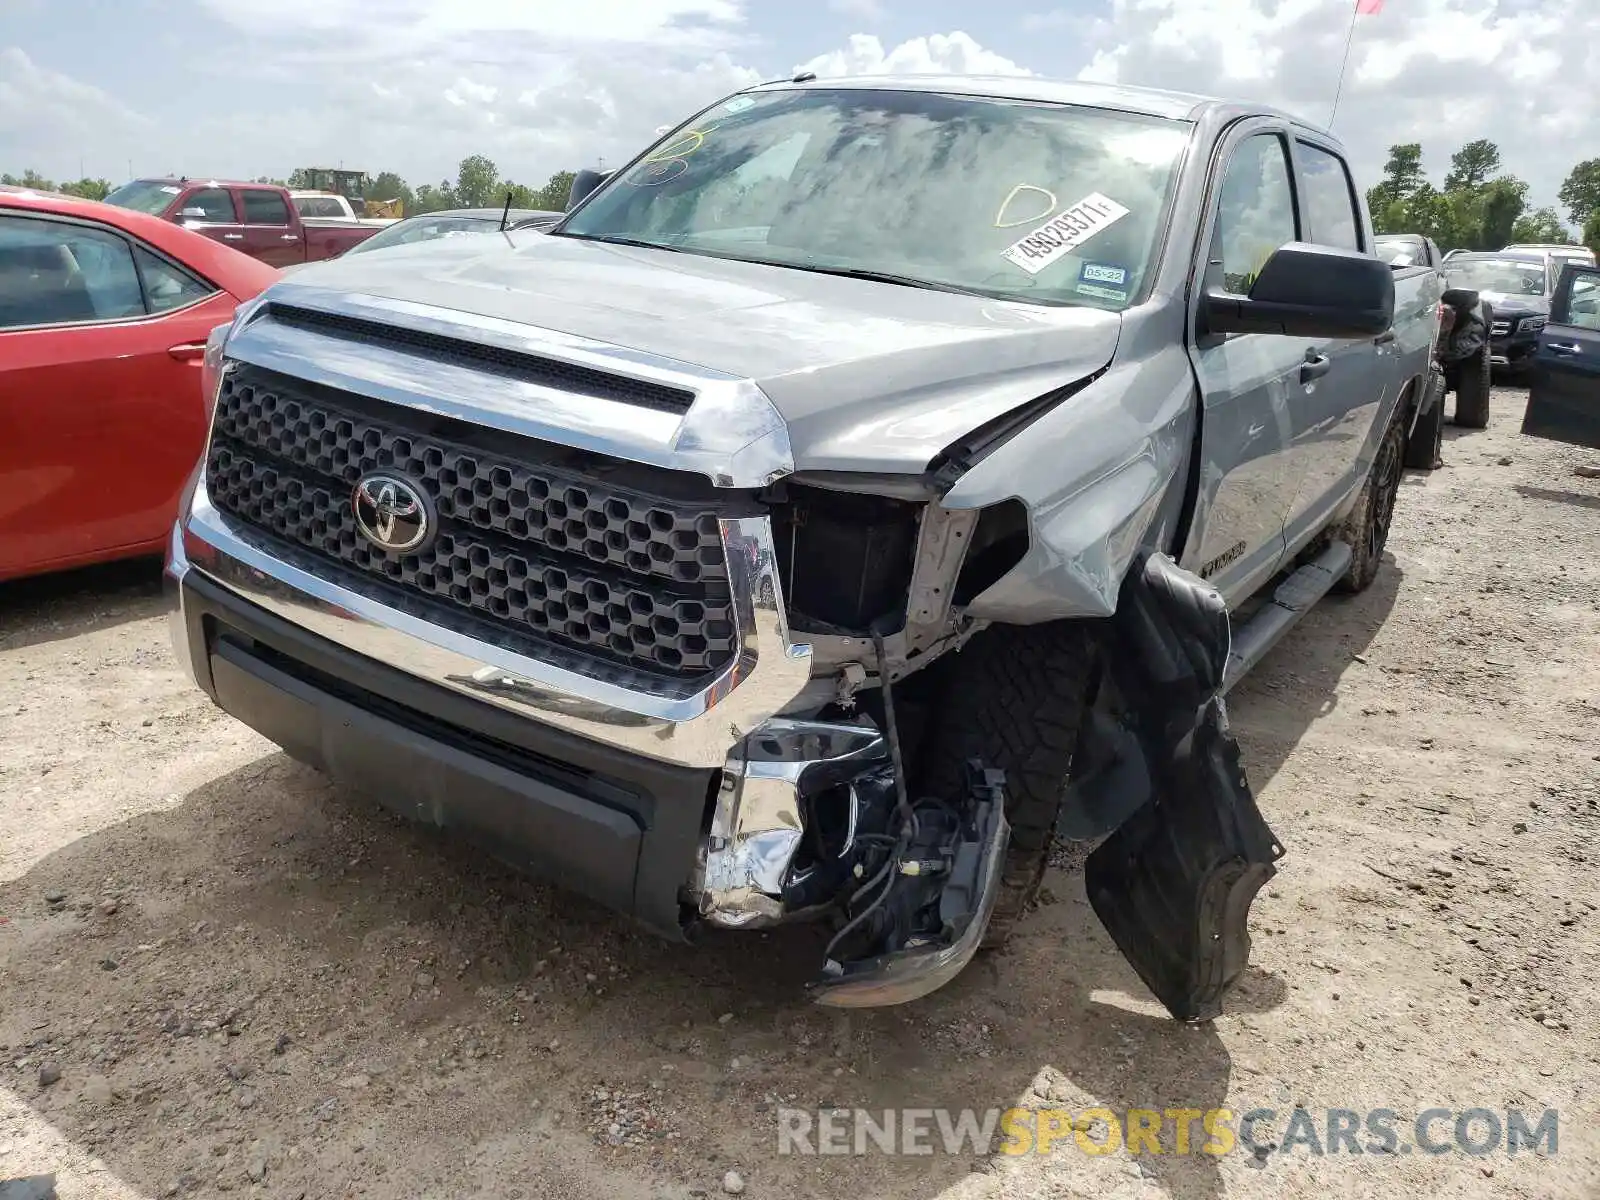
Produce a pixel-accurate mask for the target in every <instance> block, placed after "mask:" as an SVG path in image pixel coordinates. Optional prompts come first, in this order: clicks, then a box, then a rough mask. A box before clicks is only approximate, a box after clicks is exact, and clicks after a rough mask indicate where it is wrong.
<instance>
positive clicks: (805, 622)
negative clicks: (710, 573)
mask: <svg viewBox="0 0 1600 1200" xmlns="http://www.w3.org/2000/svg"><path fill="white" fill-rule="evenodd" d="M786 497H787V498H786V499H785V501H784V502H783V503H781V504H777V505H775V506H774V507H773V513H772V520H773V541H774V544H775V547H776V549H777V554H778V573H779V576H780V578H781V579H782V580H783V591H784V595H785V597H786V598H787V599H788V607H789V616H790V620H791V621H792V622H793V623H794V625H795V628H796V629H797V630H802V631H804V630H810V631H812V632H827V631H828V630H829V629H830V628H832V629H846V630H865V629H867V628H868V627H869V626H871V625H873V624H874V623H875V622H883V623H885V624H886V625H887V627H889V628H899V627H900V626H901V625H903V624H904V621H905V610H906V596H907V594H908V592H909V589H910V584H911V566H912V559H913V556H914V554H915V553H916V545H917V521H918V518H919V517H920V515H921V512H922V507H923V506H922V505H921V504H919V503H915V502H912V501H907V500H892V499H889V498H888V497H886V496H863V495H857V494H853V493H848V492H834V491H826V490H824V489H822V488H813V487H806V486H804V485H801V484H790V485H789V486H788V488H787V489H786Z"/></svg>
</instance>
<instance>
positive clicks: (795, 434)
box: [294, 232, 1121, 472]
mask: <svg viewBox="0 0 1600 1200" xmlns="http://www.w3.org/2000/svg"><path fill="white" fill-rule="evenodd" d="M294 282H295V284H296V285H297V286H298V287H316V288H319V289H327V290H329V291H332V292H340V293H355V294H360V295H366V296H374V297H381V298H385V299H390V300H401V301H409V302H413V303H419V304H427V305H431V306H434V307H437V308H444V309H450V310H454V311H457V312H463V313H474V314H479V315H482V316H487V317H494V318H498V319H501V320H509V321H516V322H520V323H523V324H527V325H532V326H537V327H540V328H543V329H551V330H556V331H559V332H562V333H568V334H573V335H576V336H579V337H584V338H590V339H594V340H597V341H602V342H608V343H611V344H614V345H619V346H624V347H627V348H629V349H633V350H640V351H645V352H648V353H651V354H655V355H661V356H664V357H668V358H673V359H677V360H679V361H682V362H687V363H693V364H695V365H697V366H699V367H703V368H710V369H712V370H716V371H721V372H724V373H727V374H729V375H733V376H737V377H740V378H743V379H749V380H752V381H753V382H755V383H756V384H758V385H759V386H760V387H761V389H762V390H763V391H764V392H765V393H766V394H767V396H768V397H769V398H770V399H771V400H772V403H773V405H774V406H775V407H776V408H777V410H778V412H779V413H780V414H781V415H782V417H783V418H784V420H785V422H786V423H787V425H788V427H789V439H790V446H791V450H792V452H793V455H794V460H795V466H796V468H797V469H799V470H839V471H891V472H900V471H913V472H914V471H920V470H921V469H922V468H923V467H924V466H926V464H927V463H928V461H929V460H930V459H931V458H933V457H934V455H936V454H937V453H938V452H939V451H940V450H942V449H944V448H945V447H946V446H948V445H949V444H950V443H951V442H953V441H955V440H956V439H957V438H959V437H960V436H961V435H963V434H965V433H967V432H969V431H970V430H972V429H974V428H976V427H977V426H979V425H981V424H983V423H984V422H986V421H988V420H990V419H992V418H994V417H997V416H999V415H1001V414H1003V413H1005V412H1007V411H1009V410H1010V409H1012V408H1015V407H1017V406H1018V405H1020V404H1023V403H1025V402H1026V401H1028V400H1031V399H1033V398H1035V397H1037V396H1039V395H1042V394H1043V393H1045V392H1048V391H1051V390H1053V389H1056V388H1060V387H1062V386H1064V385H1067V384H1071V383H1074V382H1077V381H1078V380H1080V379H1083V378H1084V377H1085V376H1088V375H1091V374H1093V373H1094V372H1096V371H1098V370H1100V369H1101V368H1102V367H1104V366H1105V365H1106V364H1107V363H1109V362H1110V360H1111V357H1112V354H1113V353H1114V351H1115V350H1116V345H1117V338H1118V334H1119V332H1120V329H1121V318H1120V317H1119V316H1118V315H1117V314H1115V313H1108V312H1104V311H1101V310H1098V309H1092V308H1071V307H1045V306H1041V305H1027V304H1018V303H1012V302H1006V301H999V300H989V299H985V298H982V297H973V296H963V295H957V294H951V293H947V292H935V291H926V290H922V289H918V288H910V287H904V286H900V285H896V284H885V283H875V282H869V281H864V280H858V279H848V278H841V277H839V276H833V275H821V274H817V273H815V272H809V271H803V270H796V269H792V268H785V267H774V266H770V265H767V264H762V263H749V262H740V261H735V260H730V259H720V258H711V257H707V256H704V255H698V254H690V253H684V252H675V251H667V250H653V249H644V248H635V247H628V246H618V245H613V244H608V243H602V242H593V241H584V240H580V239H577V238H565V237H559V236H555V237H552V236H548V235H546V234H541V233H533V232H527V233H524V232H511V233H506V234H500V235H494V236H484V237H481V238H471V239H465V238H461V239H454V240H440V241H436V242H428V243H422V244H419V245H416V246H409V247H396V248H394V249H392V250H384V251H381V252H378V253H374V254H360V255H352V256H350V257H348V258H341V259H335V260H332V261H330V262H326V263H319V264H316V265H314V266H308V267H307V268H306V269H305V270H303V271H297V272H295V274H294Z"/></svg>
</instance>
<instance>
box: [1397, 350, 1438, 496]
mask: <svg viewBox="0 0 1600 1200" xmlns="http://www.w3.org/2000/svg"><path fill="white" fill-rule="evenodd" d="M1428 387H1429V389H1430V392H1431V394H1432V396H1433V407H1432V408H1430V409H1429V410H1428V411H1427V412H1425V413H1423V414H1422V415H1421V416H1420V417H1418V418H1417V423H1416V425H1415V426H1414V427H1413V428H1412V430H1411V436H1410V437H1408V438H1407V439H1406V460H1405V463H1406V466H1407V467H1408V468H1410V469H1411V470H1413V471H1432V470H1434V469H1435V468H1436V467H1438V466H1439V465H1440V459H1439V449H1440V447H1441V446H1442V445H1443V443H1444V387H1445V385H1444V372H1443V371H1440V370H1439V369H1438V368H1437V367H1435V368H1434V369H1433V370H1432V371H1430V372H1429V373H1428ZM1424 399H1426V397H1424Z"/></svg>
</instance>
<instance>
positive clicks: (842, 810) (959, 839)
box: [696, 720, 1010, 1008]
mask: <svg viewBox="0 0 1600 1200" xmlns="http://www.w3.org/2000/svg"><path fill="white" fill-rule="evenodd" d="M968 773H969V778H968V786H967V789H966V793H965V794H964V795H962V796H958V797H938V798H931V797H930V798H924V799H921V800H919V801H917V802H915V803H908V802H907V801H906V798H905V794H904V790H903V788H901V787H900V785H899V781H898V780H897V778H896V772H895V766H894V762H893V754H892V751H891V748H890V746H889V744H888V741H887V740H886V739H885V738H884V737H883V736H882V735H880V734H879V733H878V731H877V730H876V729H875V728H873V727H872V726H871V725H867V724H860V725H846V724H830V723H825V722H817V721H786V720H773V721H770V722H768V723H767V725H766V726H764V727H763V728H762V729H761V730H760V731H759V732H757V733H756V734H754V735H752V736H751V737H749V738H747V739H746V740H745V743H744V745H743V747H742V748H741V756H740V757H739V758H737V759H734V760H731V761H730V763H729V769H728V770H727V771H726V772H725V773H724V775H723V782H722V787H721V789H720V793H719V796H718V799H717V804H716V808H715V811H714V814H713V816H712V824H711V832H710V835H709V837H708V838H707V841H706V843H705V846H704V847H703V852H702V864H701V869H700V886H699V887H698V888H697V889H696V890H697V892H698V894H699V898H700V899H699V907H700V913H701V915H702V916H703V917H704V918H705V919H706V920H707V921H708V922H710V923H711V924H713V925H718V926H722V927H725V928H735V929H739V928H751V927H759V926H763V925H774V924H778V923H780V922H783V921H787V920H795V919H801V918H804V917H806V916H809V915H823V914H828V913H832V912H839V913H840V915H841V917H842V919H843V922H844V923H843V925H842V927H841V928H840V930H839V932H838V933H837V934H836V935H835V937H834V938H833V940H832V942H831V943H830V944H829V947H828V954H827V962H826V964H825V967H824V973H823V977H822V979H821V980H819V981H818V982H817V984H816V985H815V986H814V988H813V995H814V998H815V999H816V1000H817V1002H818V1003H820V1004H824V1005H829V1006H833V1007H841V1008H857V1007H862V1008H864V1007H876V1006H881V1005H888V1004H903V1003H905V1002H907V1001H910V1000H915V999H917V998H919V997H921V996H925V995H927V994H928V993H929V992H931V991H934V990H935V989H937V988H939V987H942V986H943V985H944V984H946V983H948V982H949V981H950V980H951V979H953V978H955V976H956V975H958V974H960V972H961V971H962V969H963V968H964V967H966V965H967V964H968V963H969V962H970V961H971V960H972V957H973V955H974V954H976V953H977V951H978V946H979V943H980V942H981V941H982V940H983V934H984V931H985V929H986V928H987V927H988V922H989V916H990V913H991V911H992V910H993V908H994V902H995V898H996V896H997V895H998V882H999V877H1000V864H1001V859H1002V856H1003V855H1004V853H1005V848H1006V843H1007V840H1008V838H1009V835H1010V827H1009V826H1008V825H1007V824H1006V818H1005V784H1004V777H1003V776H1002V774H1001V773H1000V772H998V771H994V770H989V769H985V768H984V767H983V766H982V764H981V763H978V762H973V763H971V764H970V765H969V769H968Z"/></svg>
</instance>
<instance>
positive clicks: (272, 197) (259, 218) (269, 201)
mask: <svg viewBox="0 0 1600 1200" xmlns="http://www.w3.org/2000/svg"><path fill="white" fill-rule="evenodd" d="M240 194H241V195H242V196H243V197H244V223H245V224H246V225H287V224H288V223H289V206H288V205H287V204H285V203H284V201H283V195H282V193H280V192H269V191H266V190H264V189H262V188H245V189H244V190H243V192H241V193H240Z"/></svg>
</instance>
